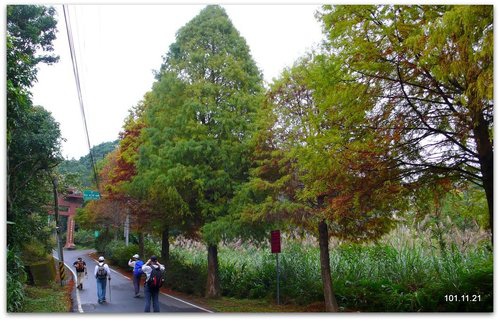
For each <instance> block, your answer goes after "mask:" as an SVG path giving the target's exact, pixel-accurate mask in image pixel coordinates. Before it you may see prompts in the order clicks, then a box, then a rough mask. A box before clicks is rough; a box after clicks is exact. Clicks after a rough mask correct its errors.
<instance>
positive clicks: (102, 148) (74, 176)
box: [58, 139, 119, 189]
mask: <svg viewBox="0 0 500 321" xmlns="http://www.w3.org/2000/svg"><path fill="white" fill-rule="evenodd" d="M118 144H119V140H118V139H117V140H115V141H112V142H105V143H101V144H99V145H96V146H94V147H92V148H91V151H92V155H93V156H94V162H95V163H96V164H97V163H98V162H99V161H101V160H102V159H104V158H105V157H106V155H107V154H109V153H110V152H112V151H113V150H114V149H115V148H116V147H118ZM58 171H59V173H61V174H63V175H65V176H67V177H69V178H70V180H71V182H73V184H72V185H76V186H74V187H77V188H82V189H90V188H93V187H94V186H95V182H94V174H93V172H92V163H91V160H90V153H89V154H87V155H85V156H82V157H80V159H79V160H76V159H74V158H73V159H70V160H64V161H63V162H62V163H61V164H59V166H58Z"/></svg>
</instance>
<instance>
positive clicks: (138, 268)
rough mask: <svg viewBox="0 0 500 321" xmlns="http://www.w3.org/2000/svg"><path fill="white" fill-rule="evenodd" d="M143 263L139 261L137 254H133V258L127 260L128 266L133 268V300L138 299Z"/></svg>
mask: <svg viewBox="0 0 500 321" xmlns="http://www.w3.org/2000/svg"><path fill="white" fill-rule="evenodd" d="M143 265H144V262H143V261H142V260H140V259H139V254H134V256H133V257H132V258H131V259H130V260H128V266H130V267H132V268H134V272H133V281H134V290H135V295H134V298H140V297H141V296H140V295H139V292H140V291H141V278H142V274H143V273H142V266H143Z"/></svg>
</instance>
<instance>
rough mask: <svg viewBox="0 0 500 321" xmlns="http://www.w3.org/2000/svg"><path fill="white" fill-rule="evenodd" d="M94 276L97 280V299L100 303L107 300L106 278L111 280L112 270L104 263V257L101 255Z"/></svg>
mask: <svg viewBox="0 0 500 321" xmlns="http://www.w3.org/2000/svg"><path fill="white" fill-rule="evenodd" d="M94 276H95V279H96V281H97V299H98V302H99V304H101V303H104V302H106V279H108V281H111V270H110V269H109V266H108V265H107V264H106V263H104V257H102V256H100V257H99V263H98V264H97V265H96V266H95V269H94Z"/></svg>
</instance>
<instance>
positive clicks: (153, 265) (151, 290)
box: [142, 255, 165, 312]
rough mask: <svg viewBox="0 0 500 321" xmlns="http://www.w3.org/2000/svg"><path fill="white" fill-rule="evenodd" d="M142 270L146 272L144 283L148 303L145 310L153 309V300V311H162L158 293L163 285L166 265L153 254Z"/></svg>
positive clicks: (145, 297)
mask: <svg viewBox="0 0 500 321" xmlns="http://www.w3.org/2000/svg"><path fill="white" fill-rule="evenodd" d="M142 271H143V272H144V273H145V274H146V282H145V283H144V299H145V303H146V305H145V306H144V312H150V311H151V302H153V312H160V304H159V302H158V295H159V293H160V288H161V286H162V285H163V272H164V271H165V266H163V265H162V264H160V262H158V258H157V257H156V256H155V255H153V256H151V258H150V259H149V260H148V261H147V262H146V264H144V265H143V266H142Z"/></svg>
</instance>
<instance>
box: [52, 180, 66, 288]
mask: <svg viewBox="0 0 500 321" xmlns="http://www.w3.org/2000/svg"><path fill="white" fill-rule="evenodd" d="M52 186H53V187H54V217H55V220H56V240H57V255H58V257H59V277H60V280H61V286H62V285H63V280H64V278H65V273H64V255H63V248H62V243H61V227H60V226H59V199H58V195H57V177H56V176H53V177H52Z"/></svg>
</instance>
